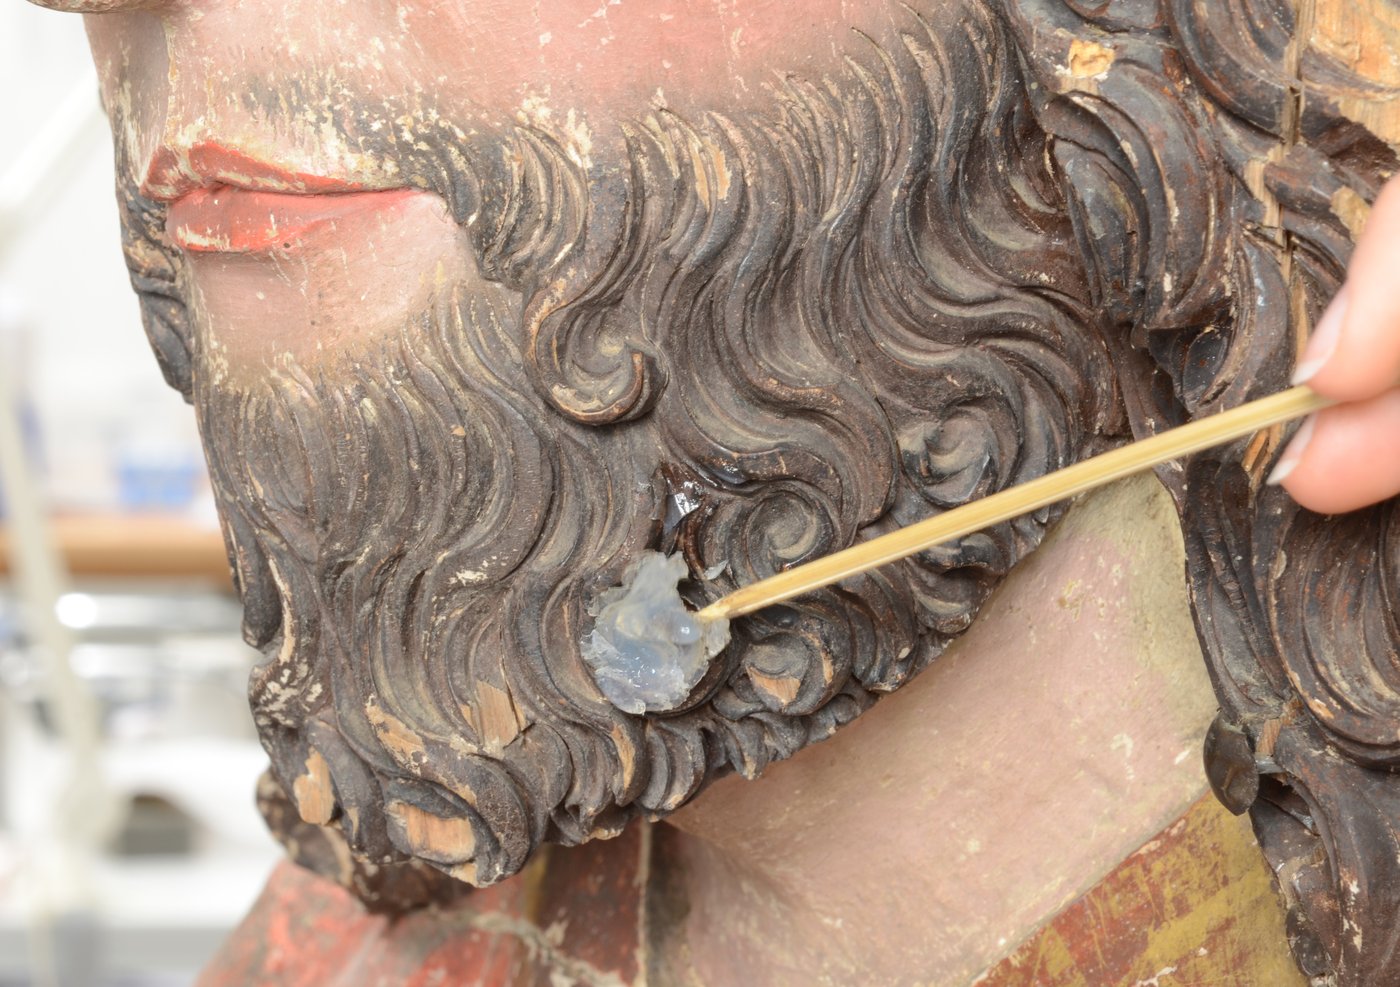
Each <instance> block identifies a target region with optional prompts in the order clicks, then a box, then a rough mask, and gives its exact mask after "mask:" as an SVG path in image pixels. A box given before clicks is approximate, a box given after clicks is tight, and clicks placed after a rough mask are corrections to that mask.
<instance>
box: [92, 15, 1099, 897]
mask: <svg viewBox="0 0 1400 987" xmlns="http://www.w3.org/2000/svg"><path fill="white" fill-rule="evenodd" d="M928 6H929V9H928V10H915V9H906V8H904V7H902V6H900V5H896V4H886V3H870V4H857V5H851V4H839V3H835V2H832V3H829V4H817V5H812V6H810V8H809V6H808V5H804V9H803V14H802V16H801V17H799V18H796V19H794V18H793V17H792V16H791V13H790V9H789V8H788V7H787V5H782V4H764V5H756V6H755V7H754V8H753V9H752V10H751V11H750V12H748V13H744V14H739V15H731V14H728V13H726V9H725V5H723V4H708V3H704V4H685V3H675V4H648V5H642V6H638V5H630V6H626V7H623V6H620V5H614V6H605V7H603V8H602V9H600V10H598V11H597V12H596V14H595V13H594V12H593V10H592V8H591V5H589V4H574V3H568V4H557V5H551V7H550V13H549V14H548V15H547V16H546V15H543V14H539V15H538V16H537V14H536V13H535V12H532V10H531V8H530V7H529V6H528V5H490V6H489V9H488V10H486V11H485V12H481V13H478V12H477V11H476V10H475V9H474V7H473V5H472V4H464V3H461V2H457V0H440V2H430V3H417V4H408V3H403V4H388V5H366V6H364V7H356V8H355V9H354V10H353V11H352V12H350V13H347V12H346V10H344V9H342V8H338V7H334V6H331V5H327V4H324V3H320V2H317V3H300V4H298V3H293V4H286V3H283V2H280V0H279V2H277V3H272V2H268V3H250V2H244V3H234V4H208V5H203V4H184V3H172V4H168V5H161V6H157V7H153V8H150V9H147V10H136V11H129V12H125V13H121V14H108V15H103V16H98V17H93V18H92V19H91V22H90V30H91V34H92V40H93V47H94V50H95V51H96V53H97V58H98V61H99V64H100V65H101V66H102V70H103V78H104V80H105V97H106V103H107V105H108V107H109V109H110V112H111V114H112V119H113V128H114V132H115V133H116V134H117V135H118V140H119V145H120V149H119V150H120V155H121V158H122V166H123V173H124V174H126V175H129V176H130V182H129V184H128V185H127V187H126V188H125V204H126V217H127V227H126V232H127V238H128V256H129V258H130V259H131V262H132V268H133V271H134V274H135V277H136V278H137V280H138V283H139V284H138V286H139V287H140V289H141V290H142V291H143V297H144V301H145V303H146V315H147V319H148V324H149V326H150V328H151V332H152V336H153V339H154V341H155V344H156V347H157V351H158V353H159V354H160V356H161V358H162V361H163V363H164V366H165V367H166V369H167V372H168V373H169V375H170V377H171V380H172V381H173V382H174V383H175V384H176V386H178V387H180V388H182V389H183V390H185V391H186V393H187V394H189V396H190V398H191V400H192V402H193V403H194V405H195V408H196V410H197V412H198V415H199V418H200V422H201V425H202V428H203V430H204V435H205V440H206V445H207V448H208V453H209V460H210V464H211V467H212V472H213V476H214V484H215V489H216V491H217V494H218V498H219V502H220V506H221V509H222V514H223V519H224V524H225V530H226V533H227V538H228V544H229V546H230V551H231V555H232V559H233V562H234V566H235V569H236V572H237V577H238V584H239V587H240V590H241V592H242V595H243V600H244V604H245V610H246V633H247V636H248V637H249V639H250V640H251V641H252V642H253V643H255V644H256V645H257V646H258V647H259V648H261V649H262V650H263V652H264V653H265V654H266V656H267V660H266V662H265V663H264V664H263V665H262V666H261V667H260V668H259V669H258V670H257V672H256V673H255V675H254V678H253V683H252V701H253V707H254V711H255V715H256V718H257V722H258V726H259V728H260V730H261V731H262V735H263V738H264V742H265V744H266V746H267V748H268V750H269V752H270V753H271V755H272V758H273V774H274V776H275V778H276V780H277V782H278V783H279V785H280V787H281V789H282V790H283V792H284V793H286V795H288V796H289V797H290V798H291V799H292V801H293V802H294V803H295V805H296V806H297V808H298V810H299V812H300V815H301V817H302V818H303V819H304V820H306V821H309V822H314V823H318V824H324V825H329V826H334V827H339V828H340V829H341V830H342V831H343V833H344V835H345V837H346V838H347V840H348V842H349V844H350V846H351V847H352V848H353V850H354V852H355V853H356V854H358V855H361V856H362V857H363V858H364V859H366V860H368V861H373V862H376V863H387V862H389V861H391V860H395V859H402V858H403V857H405V856H407V857H412V858H420V859H422V860H425V861H429V862H431V863H432V864H433V865H434V866H436V867H438V868H441V869H442V870H445V871H447V872H448V873H450V874H452V875H453V876H456V877H459V878H462V879H464V880H467V881H470V882H473V883H489V882H493V881H496V880H498V879H500V878H502V877H504V876H507V875H510V874H512V873H515V872H516V871H517V870H518V869H519V868H520V867H521V866H522V864H523V863H524V862H525V861H526V860H527V859H528V858H529V856H530V854H531V852H532V851H533V850H534V849H535V848H536V847H537V846H538V845H539V844H540V843H542V842H545V841H562V842H566V843H573V842H578V841H582V840H586V839H589V838H590V837H593V836H597V835H601V834H608V833H612V832H616V831H617V830H618V829H619V828H620V827H621V826H622V825H624V824H625V823H626V822H627V820H629V819H630V818H632V817H634V816H636V815H638V814H664V813H667V812H669V811H671V810H673V809H675V808H677V807H678V806H680V805H681V804H682V803H684V802H685V801H686V800H687V799H689V798H690V797H691V796H693V795H695V794H696V793H697V792H698V791H699V790H700V789H701V788H702V787H703V786H704V785H705V784H706V782H707V781H709V780H710V779H712V778H714V777H715V776H717V775H719V774H723V773H727V772H731V771H737V772H740V773H742V774H744V775H747V776H755V775H757V774H759V773H760V772H761V771H762V770H763V768H764V766H765V765H766V764H767V763H768V762H769V761H771V760H773V759H775V758H783V757H786V756H788V755H790V754H792V753H793V752H795V751H796V750H798V749H800V748H801V747H803V746H804V745H806V744H808V743H811V742H814V741H816V740H819V739H822V738H824V737H826V736H828V735H830V734H831V732H832V731H834V730H835V729H836V728H837V727H839V726H840V725H841V724H843V723H845V722H847V721H848V720H850V719H851V718H852V717H854V716H856V715H858V714H859V713H860V712H861V711H862V710H863V709H865V708H866V707H868V706H869V705H870V704H871V703H872V702H873V701H874V700H875V698H876V697H877V696H878V695H880V694H881V693H885V692H888V691H890V690H892V689H896V688H898V687H899V686H900V684H901V683H903V682H904V681H905V680H906V679H908V677H909V676H911V675H913V674H914V673H916V672H917V671H918V670H919V669H920V668H922V667H924V666H925V665H926V664H927V663H928V662H929V661H931V660H932V659H933V658H934V657H936V656H937V655H938V653H939V652H940V651H941V650H942V649H943V648H944V646H945V645H946V644H947V643H948V641H949V640H950V639H951V638H952V637H953V636H955V635H957V634H958V633H959V632H961V631H962V630H964V629H965V628H966V627H967V626H968V625H969V623H970V622H971V621H972V619H973V616H974V615H975V614H976V612H977V609H978V607H979V605H980V604H981V603H982V601H983V600H984V599H985V598H986V596H987V594H988V593H989V592H990V591H991V589H992V588H993V587H994V586H995V585H996V584H997V582H998V580H999V578H1000V577H1001V576H1003V575H1004V574H1005V573H1006V572H1007V571H1008V569H1009V568H1010V567H1011V566H1012V565H1014V564H1015V562H1016V561H1017V560H1018V559H1019V558H1020V557H1021V556H1022V555H1024V554H1025V553H1026V552H1027V551H1029V550H1030V549H1031V548H1032V547H1033V546H1034V545H1035V544H1036V543H1037V541H1038V540H1039V538H1040V536H1041V533H1042V532H1043V530H1044V528H1045V526H1046V523H1047V520H1048V519H1047V518H1046V517H1044V516H1041V517H1039V518H1028V519H1025V520H1023V521H1019V522H1016V523H1014V524H1008V525H1005V526H1002V527H1001V528H999V529H996V530H993V531H990V532H988V533H987V534H985V535H983V536H979V537H978V538H975V539H970V540H968V541H967V542H966V543H965V544H963V545H962V546H960V547H958V548H955V549H953V550H949V551H942V552H938V553H936V554H935V553H930V554H929V555H928V556H926V557H923V558H920V559H917V560H915V561H913V562H911V563H908V564H906V565H903V566H900V567H891V568H890V569H889V570H888V571H887V572H885V573H882V574H881V575H879V576H876V577H872V578H868V579H864V580H862V581H860V582H859V583H858V584H856V585H851V586H847V587H844V588H842V589H840V590H833V591H829V592H824V593H821V594H816V595H814V596H812V597H810V598H807V599H804V600H802V601H800V602H796V603H794V604H792V605H790V606H787V607H783V608H781V609H778V610H775V611H773V612H769V613H767V614H765V615H763V616H762V617H761V618H757V619H751V620H746V621H744V622H741V623H740V624H738V625H736V627H735V630H734V640H733V642H732V643H731V645H730V646H729V647H728V649H727V650H726V651H725V652H724V653H723V655H722V656H720V658H718V659H717V660H716V661H715V663H714V664H713V666H712V668H711V670H710V672H709V673H708V674H707V675H705V677H704V678H703V680H702V681H701V682H700V683H699V684H698V685H697V686H696V688H695V689H694V690H693V692H692V693H691V695H690V696H689V697H687V698H685V699H684V700H683V701H681V702H673V703H669V704H666V705H664V706H662V708H660V709H657V708H655V707H654V706H648V707H647V710H646V713H645V715H634V714H633V713H627V712H623V711H622V710H621V709H619V708H618V706H617V705H615V704H614V703H612V702H609V701H608V700H607V699H606V698H605V696H604V694H603V693H602V692H601V691H600V689H599V687H598V685H597V684H596V683H595V681H594V679H593V677H592V676H591V674H590V671H589V669H588V667H587V666H586V665H585V663H584V662H583V661H582V659H581V658H580V655H579V647H578V642H579V641H580V639H581V638H582V637H583V636H584V634H585V633H586V631H587V625H588V620H589V618H588V613H587V610H588V607H589V605H590V603H592V602H593V601H594V600H595V599H596V597H597V596H598V594H599V593H600V592H601V591H602V590H603V589H605V588H606V587H608V586H610V585H612V584H614V583H616V582H618V580H619V578H620V576H621V575H622V572H623V570H624V569H625V567H626V566H627V565H628V564H629V563H630V562H631V561H632V560H633V559H634V558H635V557H636V556H637V555H638V554H639V553H640V552H641V551H642V550H644V549H648V548H660V549H663V550H666V551H679V552H682V553H683V554H684V557H685V559H686V562H687V564H688V566H689V570H690V574H691V576H692V577H693V580H694V584H693V586H692V589H691V591H692V592H693V593H694V594H697V595H698V596H709V597H711V598H713V597H714V596H718V595H719V594H720V593H721V592H723V591H724V590H726V589H729V588H732V587H733V586H734V585H735V584H736V582H747V581H750V580H752V579H754V578H757V577H760V576H763V575H766V574H769V573H772V572H773V571H775V570H776V569H778V568H779V567H781V566H785V565H787V564H790V563H793V562H798V561H802V560H805V559H807V558H811V557H814V556H816V555H820V554H824V553H826V552H828V551H831V550H833V549H835V548H838V547H841V546H843V545H845V544H848V543H849V542H850V541H851V540H852V539H853V538H855V537H857V536H858V535H859V534H860V533H862V532H866V531H873V530H879V529H883V528H886V527H888V526H890V525H892V524H900V523H906V522H908V521H911V520H915V519H918V518H920V517H923V516H926V515H928V514H929V513H930V512H932V511H936V510H939V509H942V508H946V507H948V506H951V505H955V504H958V503H961V502H963V501H966V500H968V499H969V498H972V497H976V496H979V495H981V494H984V493H987V492H989V491H992V490H996V489H1000V488H1002V487H1005V486H1007V485H1010V484H1013V483H1015V482H1017V481H1018V480H1021V479H1024V478H1027V477H1030V476H1034V475H1038V474H1040V473H1043V472H1046V471H1047V470H1050V469H1054V468H1056V467H1058V466H1060V465H1062V464H1063V463H1065V462H1067V461H1070V460H1072V459H1074V458H1076V457H1078V456H1080V455H1081V454H1082V453H1083V452H1084V451H1085V449H1086V447H1087V446H1088V445H1089V444H1090V443H1092V442H1093V441H1095V439H1096V438H1097V437H1098V436H1099V435H1100V434H1102V433H1103V432H1105V431H1106V430H1107V429H1108V428H1109V427H1110V425H1111V423H1112V421H1113V415H1114V414H1115V413H1116V402H1115V401H1114V400H1113V396H1114V391H1113V386H1112V384H1111V375H1110V372H1109V361H1108V357H1107V353H1106V351H1105V349H1104V347H1103V345H1102V343H1101V342H1100V341H1099V339H1098V336H1097V334H1095V333H1091V332H1086V331H1085V330H1084V328H1083V327H1084V325H1085V323H1087V322H1088V321H1090V320H1091V318H1092V316H1091V314H1090V312H1089V311H1088V309H1087V306H1086V304H1085V301H1086V300H1085V299H1083V298H1081V297H1079V296H1081V295H1083V293H1084V292H1083V276H1082V274H1081V272H1080V261H1079V258H1078V255H1077V251H1076V250H1075V248H1074V240H1073V234H1072V231H1071V228H1070V223H1069V221H1068V219H1067V218H1066V216H1065V213H1064V209H1063V205H1062V203H1061V202H1060V201H1059V193H1058V192H1057V190H1056V188H1055V186H1054V183H1053V181H1052V180H1051V177H1050V174H1049V172H1048V170H1047V166H1046V159H1045V157H1044V155H1043V154H1024V155H1019V154H1018V155H1016V156H1015V157H1012V156H1010V155H1009V154H1008V150H1009V149H1010V148H1012V147H1022V148H1024V147H1025V146H1027V145H1034V144H1036V143H1037V142H1040V141H1043V137H1042V135H1041V134H1040V133H1039V131H1038V129H1037V127H1036V125H1035V123H1034V119H1033V117H1032V116H1031V114H1030V113H1029V109H1028V106H1027V103H1026V96H1025V92H1024V89H1023V87H1022V86H1021V84H1020V82H1019V79H1018V77H1017V75H1016V72H1015V61H1014V59H1013V58H1012V57H1010V55H1009V52H1008V49H1007V39H1006V37H1005V31H1004V29H1003V28H1002V26H1001V25H1000V24H999V23H998V22H997V21H996V20H995V19H994V18H993V17H992V16H990V15H989V14H988V13H987V12H986V11H984V10H983V9H981V8H980V7H979V6H977V5H975V4H952V5H950V4H935V5H928ZM371 8H372V9H371ZM828 8H829V9H828ZM843 8H844V10H843ZM794 20H796V23H794ZM838 23H839V24H842V25H844V26H843V27H841V28H840V29H839V30H838V29H835V28H834V27H833V25H835V24H838ZM973 64H976V65H978V66H979V71H978V72H977V73H975V74H969V73H968V72H967V67H968V66H970V65H973ZM786 66H791V67H792V68H793V71H790V72H789V71H784V70H783V68H784V67H786Z"/></svg>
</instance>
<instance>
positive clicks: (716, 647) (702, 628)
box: [580, 552, 729, 713]
mask: <svg viewBox="0 0 1400 987" xmlns="http://www.w3.org/2000/svg"><path fill="white" fill-rule="evenodd" d="M687 572H688V570H687V569H686V565H685V560H684V559H682V558H681V557H680V556H679V555H671V556H667V555H662V554H660V553H659V552H645V553H643V554H642V556H641V557H640V558H639V559H638V560H637V561H636V562H635V563H634V564H633V565H632V567H631V568H629V569H628V570H627V573H626V574H625V575H624V577H623V580H622V585H621V586H616V587H613V588H612V589H610V590H608V591H607V592H605V593H604V594H603V595H602V596H601V597H599V599H598V603H597V610H598V614H597V620H596V621H595V622H594V624H593V630H592V631H590V632H589V634H588V636H587V637H585V638H584V639H583V641H581V642H580V645H581V647H582V650H583V659H584V661H586V662H588V666H589V667H590V668H591V669H593V678H594V681H596V682H597V683H598V688H599V689H601V690H602V691H603V695H605V696H607V697H608V701H609V702H611V703H612V704H613V705H614V706H616V707H617V708H618V709H620V710H623V711H624V712H627V713H656V712H662V711H665V710H669V709H675V708H676V707H677V706H679V705H680V704H681V703H683V702H685V700H686V698H687V697H688V696H689V695H690V693H691V690H693V689H694V688H695V687H696V686H697V685H698V684H699V683H700V680H701V679H702V678H704V677H705V672H706V671H708V670H709V667H710V660H711V659H713V658H714V657H715V655H717V654H719V653H720V652H721V651H723V650H724V646H725V645H726V644H728V643H729V621H727V620H725V619H724V618H723V617H721V618H718V619H716V620H700V619H699V618H698V617H696V615H695V614H694V612H692V611H690V610H687V609H686V607H685V603H684V602H682V600H681V595H680V593H679V592H677V590H676V585H677V584H678V583H679V582H680V581H681V580H682V579H684V578H685V577H686V575H687Z"/></svg>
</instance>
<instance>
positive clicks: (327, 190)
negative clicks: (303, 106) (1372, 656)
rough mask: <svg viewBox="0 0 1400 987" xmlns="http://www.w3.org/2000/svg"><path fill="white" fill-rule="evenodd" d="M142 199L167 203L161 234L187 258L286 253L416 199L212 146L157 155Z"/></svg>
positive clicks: (207, 143) (203, 143)
mask: <svg viewBox="0 0 1400 987" xmlns="http://www.w3.org/2000/svg"><path fill="white" fill-rule="evenodd" d="M141 192H142V194H144V195H145V196H146V197H148V198H151V199H155V200H158V201H161V202H168V203H170V209H169V212H168V214H167V216H166V223H165V229H166V233H167V234H168V235H169V236H170V238H171V239H172V240H174V241H175V243H177V244H178V245H179V246H180V247H182V248H183V249H185V250H188V251H191V252H194V253H264V252H267V251H272V250H278V249H282V250H290V249H291V248H292V247H294V246H296V245H297V243H299V242H300V241H301V240H302V239H304V238H305V237H306V236H308V235H309V234H311V233H313V232H315V231H316V230H318V229H320V228H323V227H326V226H329V225H333V224H335V223H336V222H337V221H339V220H345V219H348V218H350V217H352V216H355V215H359V214H364V213H371V212H375V211H381V210H385V209H395V208H397V207H398V206H400V205H401V204H402V203H403V202H404V201H405V200H406V199H407V198H410V197H412V196H414V195H417V194H419V193H417V192H415V191H414V190H411V189H406V188H391V189H375V188H373V187H371V186H367V185H365V184H364V183H361V182H355V181H346V180H342V179H338V178H330V177H327V176H325V175H315V174H311V173H308V172H301V171H296V170H294V169H291V168H285V167H282V166H280V165H277V164H274V163H271V162H268V161H261V160H258V159H257V158H254V157H252V156H250V155H248V154H245V153H243V152H242V151H238V150H235V149H233V148H229V147H225V146H223V145H221V144H217V143H214V142H212V141H201V142H199V143H197V144H194V145H192V146H191V147H190V148H189V149H188V150H187V151H185V152H184V153H182V154H177V153H176V152H174V151H172V150H169V149H168V148H162V149H161V150H160V151H158V152H157V153H156V155H155V156H154V157H153V158H152V159H151V162H150V164H149V166H148V167H147V169H146V177H145V180H144V181H142V183H141Z"/></svg>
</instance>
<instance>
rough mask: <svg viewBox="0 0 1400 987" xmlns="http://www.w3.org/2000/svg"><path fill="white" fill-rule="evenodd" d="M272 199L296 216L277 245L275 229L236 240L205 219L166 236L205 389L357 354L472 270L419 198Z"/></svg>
mask: <svg viewBox="0 0 1400 987" xmlns="http://www.w3.org/2000/svg"><path fill="white" fill-rule="evenodd" d="M274 198H276V199H287V200H292V201H293V205H296V206H298V207H299V208H300V209H301V210H302V211H303V212H305V213H306V215H302V216H298V217H292V218H288V217H281V218H282V219H283V221H284V226H283V229H284V230H285V233H284V234H283V235H282V236H275V237H274V236H271V234H272V233H273V232H274V230H275V229H276V228H277V227H276V223H275V218H270V220H269V223H268V224H266V225H259V227H258V229H256V230H244V229H242V228H241V227H240V225H239V223H238V222H236V221H235V220H236V218H237V217H230V216H229V215H227V214H219V213H217V212H215V213H214V214H212V215H210V216H208V217H206V219H205V220H204V221H202V222H201V221H199V220H197V219H188V220H187V222H186V225H184V226H182V227H179V228H178V229H177V230H175V231H173V232H174V233H175V235H176V236H177V238H180V237H184V238H186V239H190V241H191V243H190V247H189V248H188V249H187V256H188V257H189V269H190V272H191V275H190V276H191V280H192V281H193V287H194V289H195V291H194V295H195V307H196V312H197V316H196V320H197V323H198V328H199V347H198V354H197V355H198V359H199V366H200V372H203V373H209V374H212V375H214V378H215V382H216V383H217V382H219V380H220V379H222V378H223V377H226V376H227V377H232V378H233V379H234V380H237V379H238V378H239V377H241V376H243V375H245V374H253V375H261V374H262V373H264V372H265V371H266V370H267V369H268V368H271V367H274V366H279V365H283V364H285V363H286V362H287V361H289V360H290V361H294V362H296V363H299V364H303V365H310V364H313V363H322V364H323V363H325V362H326V361H328V360H332V359H335V358H336V357H337V356H342V355H344V354H346V353H347V351H348V352H349V353H350V354H352V355H354V354H360V353H364V352H365V351H366V350H368V349H370V348H371V347H372V346H373V345H374V343H375V340H377V339H381V338H389V339H392V338H394V337H396V336H397V334H398V333H399V331H400V330H401V329H402V328H403V327H404V325H405V322H406V320H407V319H408V318H409V317H410V316H411V314H412V313H415V312H419V311H422V310H423V309H424V308H426V307H427V306H428V305H429V304H430V301H431V299H432V298H433V296H434V293H435V292H436V291H437V290H439V289H445V288H447V287H448V286H450V285H453V284H457V283H460V282H461V281H462V280H463V278H464V277H467V276H468V275H469V274H470V272H471V271H473V270H474V268H475V264H474V262H473V261H472V259H471V252H470V250H469V248H468V246H467V243H466V234H465V233H464V232H463V231H462V230H461V229H460V228H459V227H458V226H457V225H456V223H454V222H453V221H452V219H451V217H450V216H449V215H448V213H447V209H446V206H445V205H444V203H443V202H442V200H441V199H439V198H438V197H436V196H434V195H431V194H428V193H426V192H410V191H406V190H402V189H400V190H395V191H391V192H383V193H368V194H364V195H352V196H276V197H274ZM318 203H324V204H325V205H324V207H323V209H322V212H321V213H320V214H318V215H315V216H312V215H311V213H312V212H314V211H315V210H313V206H315V205H316V204H318ZM292 219H297V220H306V221H305V222H300V223H294V222H292ZM255 234H256V235H255ZM201 242H203V243H204V245H205V247H207V248H208V249H205V248H203V247H201V245H200V244H201Z"/></svg>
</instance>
